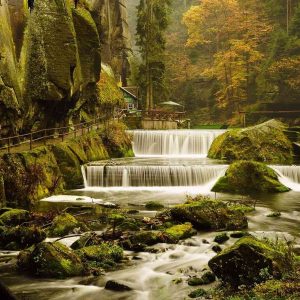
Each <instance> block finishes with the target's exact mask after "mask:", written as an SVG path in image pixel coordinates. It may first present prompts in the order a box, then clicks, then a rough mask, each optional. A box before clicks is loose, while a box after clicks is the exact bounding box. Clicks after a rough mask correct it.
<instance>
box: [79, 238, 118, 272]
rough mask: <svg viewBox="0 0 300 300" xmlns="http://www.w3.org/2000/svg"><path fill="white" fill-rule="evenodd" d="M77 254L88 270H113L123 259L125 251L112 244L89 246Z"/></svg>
mask: <svg viewBox="0 0 300 300" xmlns="http://www.w3.org/2000/svg"><path fill="white" fill-rule="evenodd" d="M75 252H76V253H77V254H78V256H79V257H80V258H81V260H82V261H83V262H85V263H86V264H87V266H88V268H98V269H104V270H111V269H113V268H114V267H115V265H116V263H118V262H120V261H121V260H122V258H123V249H122V248H121V247H119V246H117V245H114V244H111V243H102V244H100V245H95V246H88V247H84V248H81V249H79V250H76V251H75Z"/></svg>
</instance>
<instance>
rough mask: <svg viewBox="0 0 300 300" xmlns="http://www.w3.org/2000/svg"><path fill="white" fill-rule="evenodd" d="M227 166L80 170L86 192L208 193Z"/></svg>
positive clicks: (149, 166) (116, 167) (94, 168)
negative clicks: (193, 190) (182, 189)
mask: <svg viewBox="0 0 300 300" xmlns="http://www.w3.org/2000/svg"><path fill="white" fill-rule="evenodd" d="M227 168H228V166H227V165H191V166H178V165H176V166H151V165H145V166H93V165H87V166H83V168H82V171H83V178H84V183H85V188H86V189H124V190H126V189H140V190H149V189H150V190H153V189H154V190H165V189H168V188H174V187H177V188H180V187H182V188H187V189H188V190H190V189H193V188H197V189H198V190H199V189H200V190H199V191H205V192H207V191H210V190H211V188H212V187H213V186H214V184H215V183H216V182H217V180H218V179H219V178H220V177H222V176H224V174H225V172H226V170H227Z"/></svg>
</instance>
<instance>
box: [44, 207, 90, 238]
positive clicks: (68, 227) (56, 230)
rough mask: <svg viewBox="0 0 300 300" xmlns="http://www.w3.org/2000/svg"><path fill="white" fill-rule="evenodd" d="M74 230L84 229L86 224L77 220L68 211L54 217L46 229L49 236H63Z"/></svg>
mask: <svg viewBox="0 0 300 300" xmlns="http://www.w3.org/2000/svg"><path fill="white" fill-rule="evenodd" d="M74 230H75V231H76V232H78V231H81V232H82V231H85V230H87V228H86V226H85V225H84V224H82V223H80V222H79V221H77V220H76V219H75V218H74V217H73V216H72V215H70V214H68V213H63V214H61V215H58V216H56V217H55V218H54V220H53V222H52V225H51V227H50V228H49V230H48V233H49V235H50V236H54V237H56V236H65V235H68V234H70V233H73V232H74Z"/></svg>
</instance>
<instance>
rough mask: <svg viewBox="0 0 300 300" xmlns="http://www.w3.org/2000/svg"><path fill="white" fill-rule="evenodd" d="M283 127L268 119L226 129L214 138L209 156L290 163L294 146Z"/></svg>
mask: <svg viewBox="0 0 300 300" xmlns="http://www.w3.org/2000/svg"><path fill="white" fill-rule="evenodd" d="M284 129H285V126H284V124H283V123H281V122H279V121H276V120H270V121H268V122H265V123H263V124H260V125H257V126H252V127H249V128H245V129H233V130H229V131H227V132H225V133H224V134H222V135H220V136H219V137H217V138H216V139H215V140H214V142H213V143H212V145H211V147H210V149H209V152H208V157H209V158H214V159H226V160H229V161H233V160H255V161H260V162H265V163H272V164H290V163H292V162H293V148H292V143H291V142H290V140H289V139H288V138H287V137H286V135H285V134H284Z"/></svg>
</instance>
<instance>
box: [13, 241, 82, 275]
mask: <svg viewBox="0 0 300 300" xmlns="http://www.w3.org/2000/svg"><path fill="white" fill-rule="evenodd" d="M18 266H19V268H20V269H21V270H23V271H26V272H28V273H29V274H31V275H35V276H40V277H49V278H64V277H71V276H79V275H82V274H83V272H84V268H83V264H82V262H81V260H80V258H79V257H78V256H77V255H76V254H75V253H74V252H73V251H71V250H69V249H68V248H67V247H66V246H64V245H62V244H60V243H58V242H55V243H45V242H43V243H39V244H37V245H36V246H33V247H31V248H29V249H26V250H23V251H21V252H20V254H19V256H18Z"/></svg>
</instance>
